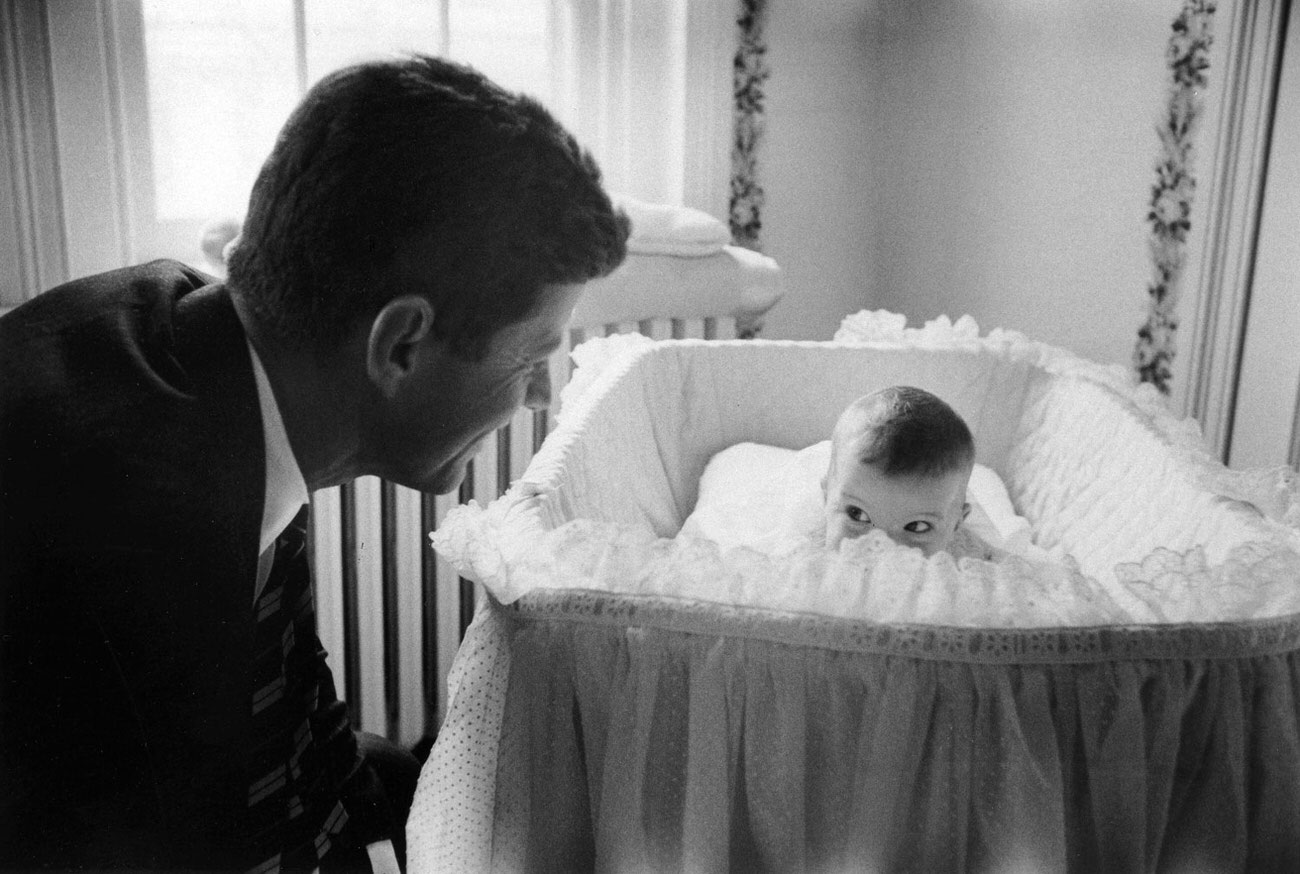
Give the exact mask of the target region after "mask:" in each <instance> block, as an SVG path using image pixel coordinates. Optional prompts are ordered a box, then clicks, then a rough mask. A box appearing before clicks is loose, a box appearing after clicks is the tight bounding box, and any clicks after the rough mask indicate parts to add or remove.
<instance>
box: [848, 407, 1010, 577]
mask: <svg viewBox="0 0 1300 874" xmlns="http://www.w3.org/2000/svg"><path fill="white" fill-rule="evenodd" d="M974 465H975V441H974V439H973V438H972V437H971V433H970V429H969V428H968V427H966V423H965V422H964V421H962V418H961V416H959V415H958V414H957V413H956V412H955V411H954V410H953V409H952V407H950V406H948V405H947V404H946V403H944V402H943V401H942V400H940V399H939V398H937V397H935V396H934V395H932V394H930V393H929V392H927V391H922V390H921V389H919V388H912V387H910V386H892V387H890V388H884V389H881V390H879V391H876V392H872V393H871V394H869V395H865V396H863V397H860V398H858V399H857V400H856V401H854V402H853V403H852V404H850V405H849V406H848V408H847V409H846V410H845V411H844V412H843V413H841V414H840V418H839V420H838V421H837V422H836V423H835V430H834V431H833V432H832V434H831V460H830V466H829V469H828V470H827V471H826V475H825V477H823V479H822V492H823V495H824V497H825V504H824V507H823V514H824V516H825V532H826V545H827V546H828V547H829V548H830V549H838V548H839V545H840V542H841V541H843V540H846V539H848V538H853V537H861V536H862V535H864V534H866V533H867V532H868V531H871V530H872V529H873V528H878V529H880V530H881V531H883V532H885V533H886V534H888V535H889V537H890V539H892V540H893V541H894V542H896V543H901V544H903V545H905V546H915V547H918V548H919V549H920V550H921V551H922V552H923V553H925V555H926V556H930V555H933V554H934V553H936V552H939V551H945V552H948V553H949V554H951V555H953V556H954V557H960V556H963V555H968V556H972V557H979V558H989V557H991V556H990V549H989V547H988V546H987V545H986V544H984V543H983V542H982V541H980V540H979V538H978V537H976V536H975V535H974V534H972V533H970V532H967V531H965V530H964V529H962V528H961V523H962V520H964V519H965V518H966V514H967V513H969V512H970V504H968V503H967V502H966V488H967V485H968V484H969V482H970V476H971V470H972V468H973V467H974Z"/></svg>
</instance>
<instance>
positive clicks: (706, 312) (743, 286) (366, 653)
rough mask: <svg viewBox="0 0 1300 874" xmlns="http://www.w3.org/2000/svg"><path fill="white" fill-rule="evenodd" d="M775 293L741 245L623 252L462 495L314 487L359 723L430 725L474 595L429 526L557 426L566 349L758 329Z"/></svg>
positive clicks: (475, 466)
mask: <svg viewBox="0 0 1300 874" xmlns="http://www.w3.org/2000/svg"><path fill="white" fill-rule="evenodd" d="M781 294H782V291H781V278H780V272H779V269H778V268H777V265H776V263H775V262H774V261H772V260H771V259H770V258H766V257H764V256H762V255H759V254H757V253H754V252H750V251H748V250H745V249H740V248H737V247H731V246H728V247H725V248H724V249H723V250H722V251H721V252H718V253H716V254H713V255H708V256H705V257H693V258H683V257H673V256H658V255H640V254H635V253H633V254H630V255H629V256H628V259H627V261H626V262H625V263H624V265H623V266H622V267H620V268H619V270H617V271H616V272H615V273H614V274H612V275H611V276H609V277H606V278H604V279H601V280H596V281H594V282H591V283H589V284H588V287H587V290H586V291H585V292H584V294H583V297H582V299H581V301H580V303H579V304H578V307H577V309H576V310H575V312H574V317H573V321H572V322H571V323H570V330H569V332H568V337H567V338H566V343H565V346H564V348H563V349H561V350H559V351H558V352H557V353H556V354H555V356H554V357H553V358H552V360H551V379H552V383H553V386H554V392H553V396H554V398H555V399H556V400H555V401H553V403H552V408H551V409H550V410H538V411H532V410H520V411H518V412H517V413H516V414H515V416H514V418H513V419H512V420H511V422H510V423H509V424H508V425H506V426H505V427H503V428H502V429H500V430H499V431H498V432H497V433H496V435H495V437H494V439H489V440H488V441H486V442H485V443H484V445H483V448H482V449H481V450H480V452H479V454H478V455H477V456H476V457H475V458H474V459H473V461H472V462H471V463H470V466H469V470H468V473H467V474H466V477H465V480H464V482H463V483H462V484H461V487H460V490H459V492H458V493H455V494H449V495H437V496H435V495H427V494H421V493H419V492H415V491H413V490H411V489H406V488H403V487H401V486H397V485H394V484H393V483H389V482H385V481H382V480H380V479H378V478H376V477H363V478H361V479H358V480H356V481H355V482H353V483H349V484H347V485H344V486H340V487H336V488H330V489H322V490H321V491H318V492H316V493H315V494H313V495H312V499H311V504H312V511H311V512H312V524H311V544H310V547H311V550H310V554H311V556H312V560H313V566H314V574H315V581H316V602H317V618H318V623H319V629H320V638H321V642H322V643H323V644H324V646H325V649H326V650H327V651H328V652H329V662H330V667H331V669H332V670H333V672H334V677H335V683H336V685H337V687H338V691H339V694H340V696H342V698H343V699H344V700H345V701H347V702H348V704H349V707H350V709H351V715H352V722H353V725H354V726H356V727H358V728H360V729H362V730H365V731H370V732H374V733H376V734H381V735H384V736H386V737H390V738H392V739H394V740H397V741H399V742H401V743H404V744H407V745H412V744H415V743H418V742H419V741H420V740H422V739H424V738H429V737H432V736H433V735H434V734H436V732H437V728H438V726H439V725H440V724H441V722H442V718H443V715H444V713H445V709H446V702H445V692H446V679H447V673H448V671H449V670H450V668H451V663H452V659H453V658H454V656H455V654H456V649H457V647H459V645H460V642H461V638H462V635H463V632H464V629H465V627H466V626H467V625H468V624H469V621H470V619H471V617H472V616H473V614H474V608H475V599H476V597H477V593H476V591H475V585H474V584H473V583H470V582H469V581H467V580H463V579H461V578H460V577H459V576H458V575H457V574H456V572H455V571H454V570H453V569H452V568H451V567H450V566H449V565H447V564H446V562H444V561H442V560H441V559H439V558H438V556H437V555H436V553H434V551H433V550H432V549H431V548H430V547H429V541H428V534H429V532H430V531H433V530H434V529H436V528H437V527H438V525H439V524H440V523H441V522H442V520H443V518H444V517H445V516H446V514H447V511H448V510H449V509H450V508H451V507H453V506H455V505H456V504H458V503H464V502H467V501H469V500H477V501H478V502H479V503H480V504H486V503H488V502H489V501H491V500H493V499H495V498H496V497H498V496H499V495H500V494H502V493H503V492H504V491H505V490H506V488H507V487H508V486H509V485H510V483H511V482H512V481H513V480H515V479H517V478H518V477H519V476H520V475H521V474H522V473H523V472H524V469H525V468H526V467H527V466H528V462H529V461H530V460H531V459H532V457H533V454H534V453H535V452H536V451H537V449H538V447H540V446H541V444H542V441H543V440H544V439H545V438H546V435H547V434H548V433H549V431H550V429H551V428H552V427H553V425H554V413H555V411H556V409H557V407H558V398H559V390H560V388H561V387H562V386H563V385H564V384H565V383H566V382H567V381H568V378H569V373H570V366H571V365H570V361H569V352H570V351H571V350H572V348H573V347H574V346H576V345H578V344H580V343H582V342H583V341H584V340H586V339H589V338H591V337H599V336H607V335H609V334H613V333H629V332H638V333H641V334H644V335H646V336H649V337H651V338H653V339H670V338H672V339H680V338H683V337H699V338H705V339H715V338H716V339H729V338H732V337H737V338H749V337H753V336H755V335H756V334H757V333H758V332H759V330H760V329H761V327H762V323H763V317H764V315H765V313H766V312H767V311H768V310H769V309H770V308H771V307H772V306H773V305H775V304H776V303H777V301H778V300H779V299H780V297H781Z"/></svg>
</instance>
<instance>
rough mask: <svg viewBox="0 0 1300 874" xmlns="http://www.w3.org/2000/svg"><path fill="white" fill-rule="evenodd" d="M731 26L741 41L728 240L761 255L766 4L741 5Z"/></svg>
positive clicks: (752, 0)
mask: <svg viewBox="0 0 1300 874" xmlns="http://www.w3.org/2000/svg"><path fill="white" fill-rule="evenodd" d="M736 24H737V25H738V26H739V28H740V41H739V45H738V46H737V48H736V57H735V61H734V62H733V64H732V94H733V97H734V101H735V103H734V107H733V121H734V126H733V129H732V140H731V203H730V225H731V237H732V240H733V241H734V242H735V243H736V245H738V246H744V247H745V248H747V249H753V250H754V251H756V252H761V251H762V244H761V242H760V241H759V231H761V230H762V227H763V221H762V211H763V202H764V193H763V186H762V185H761V184H760V183H759V181H758V157H757V151H758V143H759V140H760V139H761V138H762V135H763V124H764V117H763V96H764V95H763V84H764V83H765V82H766V81H767V77H768V73H769V70H768V66H767V42H766V37H765V35H764V33H763V31H764V28H765V26H766V24H767V0H740V10H739V15H738V16H737V18H736Z"/></svg>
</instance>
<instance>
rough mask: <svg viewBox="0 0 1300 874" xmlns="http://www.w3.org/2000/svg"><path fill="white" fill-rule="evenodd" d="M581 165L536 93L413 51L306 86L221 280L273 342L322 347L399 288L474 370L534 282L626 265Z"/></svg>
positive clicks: (620, 221)
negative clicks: (418, 299)
mask: <svg viewBox="0 0 1300 874" xmlns="http://www.w3.org/2000/svg"><path fill="white" fill-rule="evenodd" d="M627 235H628V221H627V217H626V216H625V215H623V214H622V212H620V211H618V210H616V209H615V208H614V207H613V205H612V204H611V202H610V199H609V196H608V195H607V194H606V193H605V191H604V190H603V189H602V188H601V184H600V170H599V169H598V168H597V166H596V162H595V161H594V160H593V159H592V157H591V155H590V154H589V153H588V152H586V151H585V150H584V149H582V148H581V147H580V146H579V145H578V143H577V142H576V141H575V140H574V138H573V137H572V136H571V135H570V134H569V133H568V132H567V131H565V129H564V128H563V127H561V126H560V124H559V122H557V121H556V120H555V119H554V118H553V117H552V116H551V114H550V113H549V112H547V111H546V109H544V108H543V107H542V106H541V105H540V104H539V103H537V102H536V101H535V100H533V99H531V98H529V97H526V96H523V95H518V94H512V93H510V92H508V91H505V90H504V89H502V88H500V87H498V86H497V85H495V84H493V83H492V82H491V81H489V80H488V79H487V78H486V77H484V76H483V75H481V74H480V73H478V72H476V71H475V70H473V69H471V68H469V67H466V66H462V65H459V64H454V63H451V62H448V61H444V60H440V59H437V58H431V57H426V56H420V55H416V56H411V57H407V58H403V59H399V60H389V61H378V62H372V63H365V64H360V65H357V66H353V67H348V68H345V69H342V70H339V71H337V72H335V73H332V74H331V75H329V76H327V77H325V78H324V79H322V80H321V81H320V82H319V83H317V84H316V86H315V87H313V88H312V89H311V91H310V92H308V94H307V96H306V97H305V98H304V99H303V101H302V102H301V103H300V104H299V106H298V107H297V109H295V110H294V112H293V113H292V115H290V117H289V119H288V121H287V122H286V123H285V126H284V128H283V129H282V130H281V131H280V135H279V138H278V139H277V141H276V144H275V147H274V149H273V150H272V151H271V155H270V157H269V158H267V160H266V163H265V164H264V165H263V166H262V170H261V172H260V174H259V175H258V177H257V182H256V183H255V184H254V186H253V191H252V195H251V197H250V198H249V207H248V215H247V217H246V218H245V221H244V227H243V234H242V236H241V237H240V240H239V242H238V243H237V244H236V245H235V247H234V250H233V252H232V253H231V255H230V261H229V285H230V287H231V289H232V290H233V292H234V293H235V294H238V295H239V296H240V297H241V298H242V299H243V301H244V302H245V304H246V306H247V308H248V309H249V311H250V312H251V313H252V315H253V318H254V319H255V320H256V321H257V323H258V325H259V327H260V328H261V329H263V330H265V331H268V332H269V333H270V334H272V335H273V336H274V337H276V338H278V340H279V341H280V342H283V343H287V344H291V345H293V346H296V347H300V348H301V347H313V348H320V349H328V348H331V347H333V346H336V345H337V344H338V343H339V342H341V341H342V340H343V338H344V337H345V336H346V334H347V332H348V331H349V330H350V329H352V328H353V326H354V325H355V324H356V323H357V321H358V320H359V319H361V318H363V317H369V316H372V315H373V314H374V313H376V312H378V311H379V309H380V308H381V307H383V305H384V304H385V303H387V302H388V301H389V300H391V299H392V298H394V297H396V296H398V295H401V294H411V293H419V294H423V295H424V296H425V297H427V298H428V299H429V300H430V301H431V302H432V304H433V306H434V312H435V316H434V327H433V331H434V335H435V336H436V337H438V338H439V339H442V340H446V341H449V342H450V343H451V345H452V349H453V350H454V351H455V352H456V353H457V354H458V355H461V356H462V357H466V358H470V359H476V358H478V357H480V356H481V355H482V353H483V351H484V349H485V347H486V343H487V340H488V339H489V338H490V337H491V336H492V334H494V333H495V332H496V331H497V330H499V329H500V328H501V327H503V326H505V325H507V324H510V323H512V322H515V321H518V320H520V319H522V318H525V317H527V316H528V315H529V313H530V311H531V310H532V308H533V307H534V305H535V304H536V303H537V301H538V300H539V298H540V296H541V292H542V290H543V287H544V286H547V285H552V284H569V283H577V282H585V281H587V280H588V279H593V278H596V277H599V276H604V275H605V274H607V273H609V272H610V271H612V270H613V269H614V268H615V267H617V266H618V265H619V264H620V263H621V262H622V260H623V258H624V256H625V254H626V241H627Z"/></svg>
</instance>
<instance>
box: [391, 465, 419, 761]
mask: <svg viewBox="0 0 1300 874" xmlns="http://www.w3.org/2000/svg"><path fill="white" fill-rule="evenodd" d="M393 500H394V505H393V521H394V524H395V526H396V531H395V535H396V536H395V543H394V550H393V553H394V562H393V564H394V569H395V582H396V584H395V590H394V591H393V592H392V600H391V602H390V603H391V610H392V615H391V622H392V634H391V636H389V637H388V639H387V641H386V643H387V650H386V651H387V652H389V653H391V654H392V656H391V657H390V659H389V661H390V662H391V663H394V664H395V665H396V672H397V676H396V679H395V681H394V679H393V678H389V682H390V684H391V685H390V687H389V689H390V695H391V696H392V697H390V698H389V700H388V702H387V704H388V708H389V712H390V714H394V713H395V716H390V723H391V724H392V725H391V727H390V731H394V733H393V734H390V735H389V737H394V738H396V739H397V740H398V741H400V742H401V743H403V744H406V745H407V746H409V745H411V744H413V743H415V741H417V740H419V739H420V737H422V736H423V735H424V731H425V708H424V703H423V701H422V698H423V696H424V656H423V652H424V627H423V623H422V621H421V613H422V610H421V608H422V601H423V599H422V592H421V589H422V587H421V586H420V570H421V564H422V561H421V559H422V555H421V553H422V552H423V550H424V549H427V548H428V547H427V546H426V545H425V544H426V543H427V538H425V537H424V536H423V528H422V526H421V520H420V505H421V504H422V502H423V496H422V495H421V494H420V493H419V492H417V491H414V490H412V489H407V488H403V487H401V486H394V487H393ZM384 609H385V611H386V612H387V611H388V610H389V609H390V607H389V604H385V607H384Z"/></svg>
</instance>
